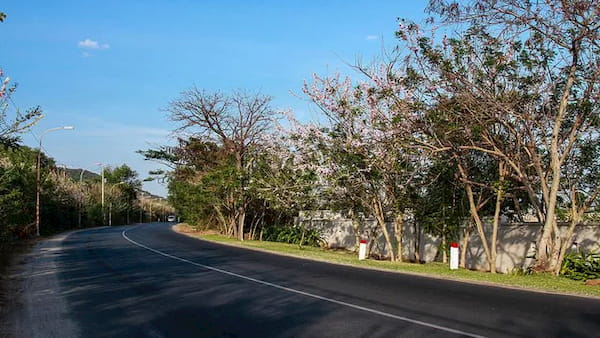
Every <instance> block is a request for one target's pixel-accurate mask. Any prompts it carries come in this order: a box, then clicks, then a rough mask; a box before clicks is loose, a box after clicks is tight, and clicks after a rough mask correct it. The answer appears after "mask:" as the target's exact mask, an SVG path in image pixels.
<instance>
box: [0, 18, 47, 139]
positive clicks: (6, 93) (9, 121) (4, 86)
mask: <svg viewBox="0 0 600 338" xmlns="http://www.w3.org/2000/svg"><path fill="white" fill-rule="evenodd" d="M0 18H2V16H0ZM0 82H1V84H0V143H2V144H6V145H15V144H17V142H18V134H20V133H22V132H24V131H26V130H28V129H29V128H31V127H32V126H33V125H35V124H36V123H37V122H38V121H39V120H40V119H41V118H42V117H43V115H42V110H41V109H40V108H39V107H36V108H33V109H30V110H28V111H26V112H25V114H21V112H20V111H19V109H15V111H14V116H13V117H10V116H9V113H10V112H11V111H12V110H11V109H10V108H11V106H12V105H11V104H13V102H12V99H11V96H12V94H13V93H14V92H15V90H16V89H17V87H16V85H13V86H9V84H10V78H9V77H8V76H4V73H3V72H2V69H0Z"/></svg>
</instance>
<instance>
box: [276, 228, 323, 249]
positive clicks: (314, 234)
mask: <svg viewBox="0 0 600 338" xmlns="http://www.w3.org/2000/svg"><path fill="white" fill-rule="evenodd" d="M264 239H265V240H267V241H271V242H282V243H291V244H298V245H307V246H314V247H321V246H323V245H325V240H324V239H323V237H322V236H321V233H320V232H319V231H318V230H316V229H306V228H304V227H295V226H279V227H277V226H274V227H269V228H267V229H266V230H265V235H264Z"/></svg>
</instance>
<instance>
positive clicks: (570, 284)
mask: <svg viewBox="0 0 600 338" xmlns="http://www.w3.org/2000/svg"><path fill="white" fill-rule="evenodd" d="M192 236H194V237H199V238H202V239H205V240H209V241H213V242H218V243H224V244H231V245H235V246H239V247H245V248H254V249H261V250H265V251H270V252H274V253H280V254H286V255H290V256H294V257H300V258H309V259H314V260H319V261H324V262H330V263H339V264H346V265H352V266H357V267H363V268H374V269H381V270H389V271H398V272H405V273H413V274H419V275H424V276H430V277H437V278H444V279H453V280H460V281H466V282H477V283H488V284H496V285H500V286H509V287H516V288H522V289H531V290H538V291H547V292H555V293H565V294H577V295H585V296H594V297H600V287H599V286H588V285H585V284H584V283H583V281H574V280H571V279H568V278H565V277H559V276H554V275H551V274H532V275H515V274H491V273H487V272H481V271H472V270H466V269H458V270H450V269H449V268H448V265H446V264H442V263H427V264H415V263H397V262H390V261H379V260H373V259H367V260H364V261H359V260H358V258H357V255H356V254H355V253H352V252H349V251H345V250H330V249H323V248H315V247H308V246H303V247H299V246H298V245H297V244H287V243H277V242H266V241H263V242H261V241H253V240H247V241H244V242H240V241H238V240H237V239H234V238H230V237H226V236H222V235H197V234H193V235H192Z"/></svg>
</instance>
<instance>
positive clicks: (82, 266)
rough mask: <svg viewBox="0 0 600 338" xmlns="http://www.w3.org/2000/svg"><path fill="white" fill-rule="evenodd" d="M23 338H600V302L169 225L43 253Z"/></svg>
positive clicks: (15, 324) (22, 311) (17, 313)
mask: <svg viewBox="0 0 600 338" xmlns="http://www.w3.org/2000/svg"><path fill="white" fill-rule="evenodd" d="M14 278H16V279H18V280H19V281H20V283H18V285H19V287H18V290H19V291H20V292H19V295H18V298H17V302H16V303H17V304H18V306H15V310H14V311H12V313H13V316H12V317H11V318H10V321H9V322H10V324H11V325H10V327H9V328H8V333H9V335H12V336H16V337H52V336H54V337H109V336H110V337H116V336H119V337H204V336H210V337H291V336H293V337H328V336H331V337H361V336H362V337H401V336H403V337H419V336H423V337H458V336H471V337H477V336H486V337H519V336H527V337H532V336H537V337H579V336H580V337H594V336H595V337H598V336H600V300H598V299H589V298H583V297H570V296H559V295H551V294H543V293H534V292H525V291H519V290H512V289H506V288H496V287H489V286H482V285H474V284H468V283H460V282H454V281H445V280H439V279H431V278H425V277H417V276H413V275H404V274H398V273H387V272H379V271H371V270H364V269H356V268H351V267H346V266H338V265H332V264H327V263H320V262H312V261H307V260H302V259H295V258H289V257H283V256H277V255H272V254H268V253H262V252H256V251H249V250H245V249H241V248H234V247H227V246H222V245H219V244H214V243H209V242H205V241H200V240H196V239H193V238H190V237H187V236H183V235H180V234H177V233H175V232H173V231H172V230H171V229H170V225H169V224H165V223H162V224H161V223H154V224H142V225H138V226H129V227H105V228H95V229H88V230H82V231H75V232H71V233H66V234H62V235H59V236H56V237H53V238H51V239H50V240H46V241H43V242H41V243H39V244H38V245H37V246H36V247H35V248H34V250H33V251H32V252H31V253H30V254H29V255H27V256H26V257H25V258H24V262H23V264H22V265H21V266H20V267H19V269H18V270H17V271H16V272H15V276H14Z"/></svg>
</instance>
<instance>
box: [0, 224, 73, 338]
mask: <svg viewBox="0 0 600 338" xmlns="http://www.w3.org/2000/svg"><path fill="white" fill-rule="evenodd" d="M68 235H69V233H63V234H60V235H56V236H53V237H51V238H48V239H45V240H40V241H37V242H36V243H35V244H34V245H33V247H32V248H30V249H29V250H28V251H27V252H25V253H23V254H21V255H18V257H15V261H14V263H13V264H12V265H11V266H10V267H9V269H8V274H7V285H6V290H7V295H10V300H9V301H8V302H7V308H6V310H7V316H4V321H5V323H4V324H6V325H3V327H4V330H5V332H3V333H2V334H3V336H7V337H42V336H43V337H77V336H79V335H78V329H77V326H76V325H75V324H74V323H73V322H72V321H71V320H70V319H69V317H68V306H67V303H66V300H65V299H64V297H63V292H61V291H60V290H61V288H60V283H59V280H58V271H59V264H60V262H59V258H60V256H61V255H64V254H65V252H64V250H63V248H62V241H63V240H64V239H65V238H66V237H67V236H68Z"/></svg>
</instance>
